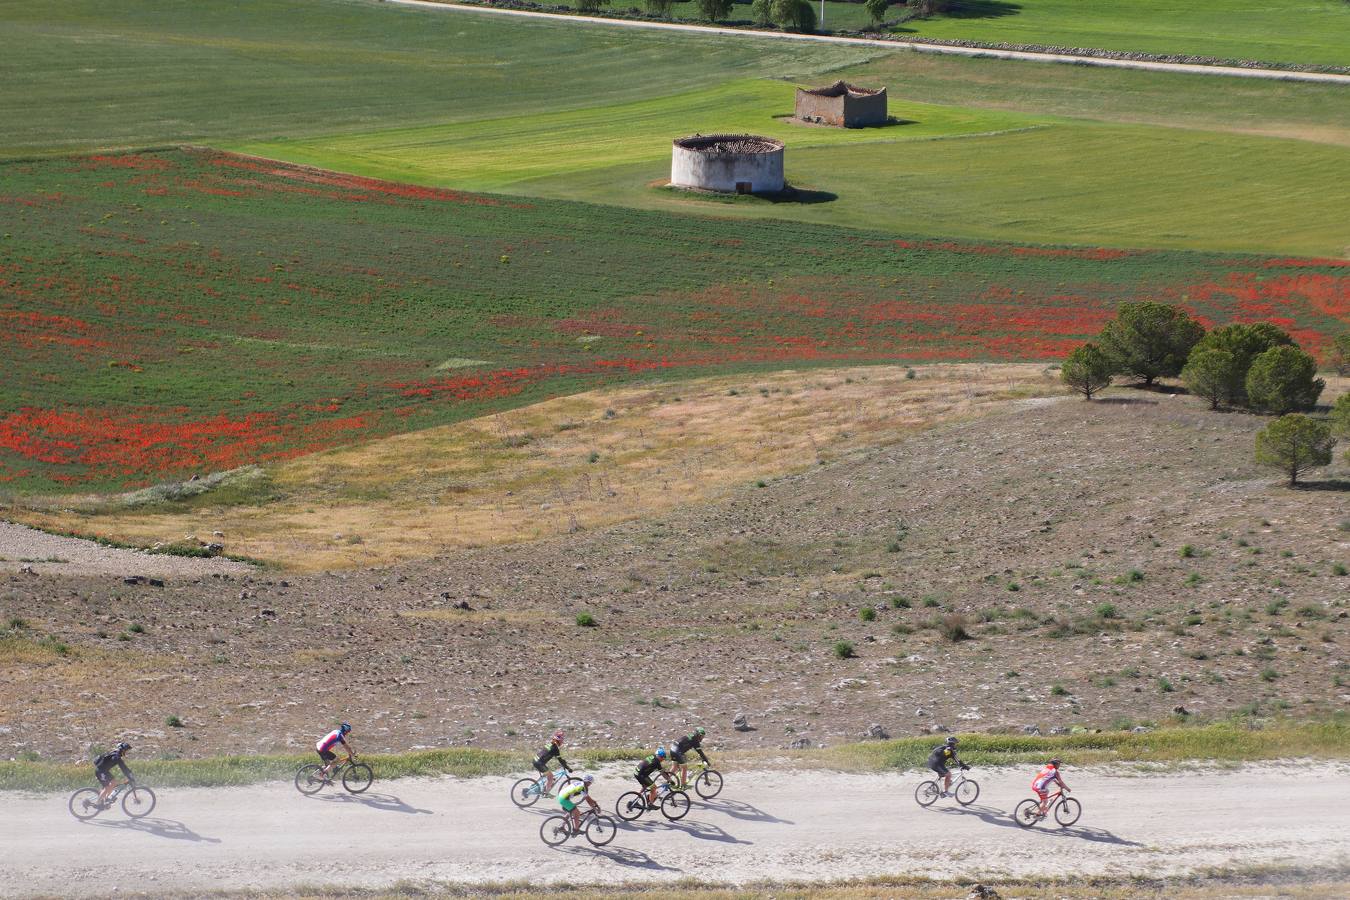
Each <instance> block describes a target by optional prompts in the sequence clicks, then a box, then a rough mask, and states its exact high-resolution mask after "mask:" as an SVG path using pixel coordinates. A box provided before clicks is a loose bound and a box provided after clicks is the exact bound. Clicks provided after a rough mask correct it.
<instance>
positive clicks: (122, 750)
mask: <svg viewBox="0 0 1350 900" xmlns="http://www.w3.org/2000/svg"><path fill="white" fill-rule="evenodd" d="M130 749H131V745H130V744H128V743H127V742H126V741H122V742H121V743H119V744H118V745H117V746H116V747H114V748H113V749H112V750H109V751H108V752H107V753H104V754H102V755H101V756H99V757H98V758H97V759H95V760H94V777H95V778H97V779H98V783H99V784H100V785H101V788H100V790H99V792H98V802H99V803H103V802H104V801H106V800H107V799H108V795H109V794H111V793H112V792H113V788H115V787H117V781H116V779H114V778H113V775H112V770H113V768H114V767H116V768H118V769H121V770H122V777H123V778H125V779H126V780H127V781H133V780H135V779H133V778H132V777H131V770H130V769H128V768H127V763H126V760H125V759H124V758H123V757H125V756H126V755H127V751H129V750H130Z"/></svg>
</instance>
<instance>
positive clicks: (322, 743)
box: [314, 722, 356, 778]
mask: <svg viewBox="0 0 1350 900" xmlns="http://www.w3.org/2000/svg"><path fill="white" fill-rule="evenodd" d="M351 730H352V726H350V725H348V724H347V723H346V722H343V723H342V724H341V725H339V726H338V727H337V728H334V729H333V730H332V731H330V732H328V733H327V734H325V735H324V736H323V737H321V738H319V742H318V743H317V744H315V745H314V749H316V750H318V751H319V758H320V759H322V760H323V768H322V769H320V770H319V777H320V778H327V777H328V770H329V769H331V768H333V763H334V762H335V761H336V760H337V754H336V753H334V752H333V748H334V747H336V746H337V745H338V744H341V745H342V748H343V749H344V750H346V751H347V762H351V761H352V754H353V753H354V752H356V751H355V749H354V748H353V747H352V745H351V741H350V740H349V739H348V738H347V735H348V734H350V733H351Z"/></svg>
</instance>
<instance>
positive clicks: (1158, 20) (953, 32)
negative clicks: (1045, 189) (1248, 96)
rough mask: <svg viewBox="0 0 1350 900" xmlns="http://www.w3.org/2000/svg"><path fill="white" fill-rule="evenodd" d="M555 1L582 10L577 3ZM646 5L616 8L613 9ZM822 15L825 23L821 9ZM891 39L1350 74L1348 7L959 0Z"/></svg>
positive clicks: (1332, 2) (619, 2)
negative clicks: (1348, 70)
mask: <svg viewBox="0 0 1350 900" xmlns="http://www.w3.org/2000/svg"><path fill="white" fill-rule="evenodd" d="M549 2H550V3H551V4H552V5H555V6H572V7H575V6H576V0H549ZM641 5H642V4H641V3H637V2H628V0H616V2H614V3H613V4H611V6H610V7H609V8H610V9H612V10H623V9H628V8H630V7H633V6H637V7H641ZM814 6H815V8H816V10H817V15H819V10H820V3H819V0H817V2H816V3H815V4H814ZM904 10H905V7H904V6H903V5H901V4H897V5H894V6H892V7H891V9H890V11H889V13H888V14H887V17H886V18H887V20H888V21H894V20H897V19H899V18H901V17H902V16H903V14H904ZM672 18H676V19H683V20H688V21H699V20H700V14H699V12H698V9H697V7H696V6H695V5H694V4H693V3H692V2H681V3H676V4H675V6H674V7H673V9H672ZM728 19H729V20H732V21H742V22H749V21H752V16H751V13H750V8H749V7H748V6H746V5H744V4H738V5H736V6H735V7H734V8H733V10H732V12H731V15H730V16H728ZM821 30H825V31H861V30H872V19H871V16H869V15H868V14H867V11H866V10H865V9H864V8H863V5H862V4H861V3H841V2H834V0H827V2H826V3H825V21H824V24H823V25H822V26H821ZM890 31H891V32H892V33H893V34H896V35H899V36H909V35H913V36H917V37H932V38H946V39H960V40H969V41H980V42H984V43H1008V44H1041V45H1049V46H1056V47H1099V48H1102V49H1105V50H1124V51H1134V52H1139V53H1152V54H1160V55H1187V56H1210V57H1218V58H1220V59H1249V60H1261V61H1265V62H1279V63H1308V64H1313V65H1326V66H1346V65H1350V7H1347V5H1346V4H1345V3H1344V2H1343V0H1302V2H1288V0H1286V2H1274V3H1271V2H1264V0H1195V2H1192V3H1171V2H1168V0H1136V2H1133V3H1112V2H1109V0H952V2H951V3H950V4H949V8H948V11H947V12H946V13H945V14H940V15H938V16H936V17H934V18H932V19H911V20H910V21H908V22H904V23H903V24H901V25H897V26H893V27H892V28H891V29H890Z"/></svg>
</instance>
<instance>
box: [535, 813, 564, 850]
mask: <svg viewBox="0 0 1350 900" xmlns="http://www.w3.org/2000/svg"><path fill="white" fill-rule="evenodd" d="M571 836H572V822H571V821H570V820H569V819H568V817H567V816H549V817H548V818H547V819H545V820H544V823H543V824H542V825H540V826H539V837H541V838H542V839H543V841H544V843H545V844H548V845H549V846H550V847H558V846H561V845H562V844H563V843H564V842H565V841H566V840H567V839H568V838H570V837H571Z"/></svg>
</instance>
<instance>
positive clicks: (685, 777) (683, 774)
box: [670, 727, 712, 784]
mask: <svg viewBox="0 0 1350 900" xmlns="http://www.w3.org/2000/svg"><path fill="white" fill-rule="evenodd" d="M707 733H708V732H707V731H706V730H704V729H703V728H702V727H699V728H695V729H694V730H693V731H691V732H689V733H688V734H686V735H685V736H684V737H682V738H680V739H679V740H678V741H676V742H675V743H673V744H671V745H670V761H671V763H672V764H673V765H672V769H673V770H674V771H676V772H679V773H680V777H679V783H680V784H688V783H689V764H688V762H687V761H686V756H685V754H687V753H688V752H689V751H690V750H693V751H694V752H695V753H697V754H698V758H699V759H701V760H703V764H704V765H705V766H710V765H712V761H711V760H709V759H708V754H706V753H704V752H703V736H704V735H706V734H707Z"/></svg>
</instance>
